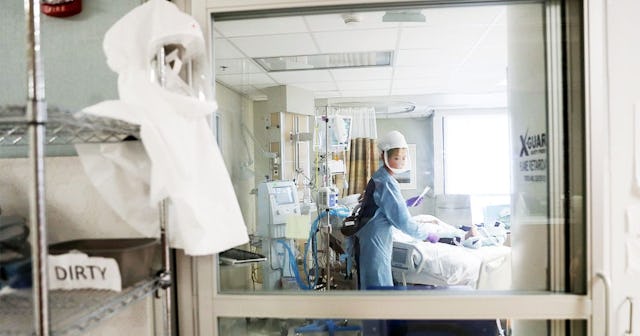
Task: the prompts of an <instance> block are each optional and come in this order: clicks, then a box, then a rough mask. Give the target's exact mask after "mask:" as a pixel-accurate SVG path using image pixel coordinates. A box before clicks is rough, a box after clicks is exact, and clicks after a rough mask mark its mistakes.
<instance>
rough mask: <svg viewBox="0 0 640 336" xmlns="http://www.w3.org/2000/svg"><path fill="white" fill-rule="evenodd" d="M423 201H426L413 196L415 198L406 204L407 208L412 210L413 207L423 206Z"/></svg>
mask: <svg viewBox="0 0 640 336" xmlns="http://www.w3.org/2000/svg"><path fill="white" fill-rule="evenodd" d="M422 201H424V197H420V196H413V197H411V198H409V199H408V200H407V201H406V203H407V206H408V207H409V208H411V207H417V206H418V205H420V204H422Z"/></svg>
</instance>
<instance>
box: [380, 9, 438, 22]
mask: <svg viewBox="0 0 640 336" xmlns="http://www.w3.org/2000/svg"><path fill="white" fill-rule="evenodd" d="M426 21H427V18H426V17H425V16H424V14H422V12H421V11H419V10H397V11H387V12H385V14H384V16H383V17H382V22H426Z"/></svg>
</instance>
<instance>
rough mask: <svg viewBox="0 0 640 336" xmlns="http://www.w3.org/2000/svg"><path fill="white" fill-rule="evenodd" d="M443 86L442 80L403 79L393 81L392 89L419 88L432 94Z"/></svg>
mask: <svg viewBox="0 0 640 336" xmlns="http://www.w3.org/2000/svg"><path fill="white" fill-rule="evenodd" d="M442 85H443V79H442V78H435V77H433V78H420V79H404V80H394V81H393V89H410V88H419V89H421V90H424V91H425V92H433V91H434V90H436V89H437V88H438V87H440V86H442Z"/></svg>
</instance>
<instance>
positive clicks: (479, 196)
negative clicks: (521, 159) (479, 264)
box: [436, 111, 511, 225]
mask: <svg viewBox="0 0 640 336" xmlns="http://www.w3.org/2000/svg"><path fill="white" fill-rule="evenodd" d="M441 123H442V146H443V148H442V149H441V150H436V153H442V155H443V158H442V162H443V166H444V167H443V169H442V176H437V177H436V178H440V179H443V181H444V182H443V194H466V195H470V201H471V216H472V223H485V224H494V222H495V221H497V220H500V221H503V222H505V223H506V224H507V225H508V219H509V216H510V211H511V197H510V194H511V161H510V159H511V158H510V147H511V144H510V139H511V137H510V136H509V119H508V115H507V113H506V112H503V113H484V112H482V111H475V113H469V114H450V115H447V114H446V113H445V115H443V116H442V117H441ZM438 124H440V123H438ZM436 134H438V133H436ZM438 135H439V134H438ZM438 135H437V136H438Z"/></svg>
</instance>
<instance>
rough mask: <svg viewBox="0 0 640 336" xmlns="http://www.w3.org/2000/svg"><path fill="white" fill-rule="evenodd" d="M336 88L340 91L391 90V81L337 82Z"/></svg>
mask: <svg viewBox="0 0 640 336" xmlns="http://www.w3.org/2000/svg"><path fill="white" fill-rule="evenodd" d="M338 88H339V89H340V90H342V91H353V90H388V89H390V88H391V81H390V80H368V81H339V82H338Z"/></svg>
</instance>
